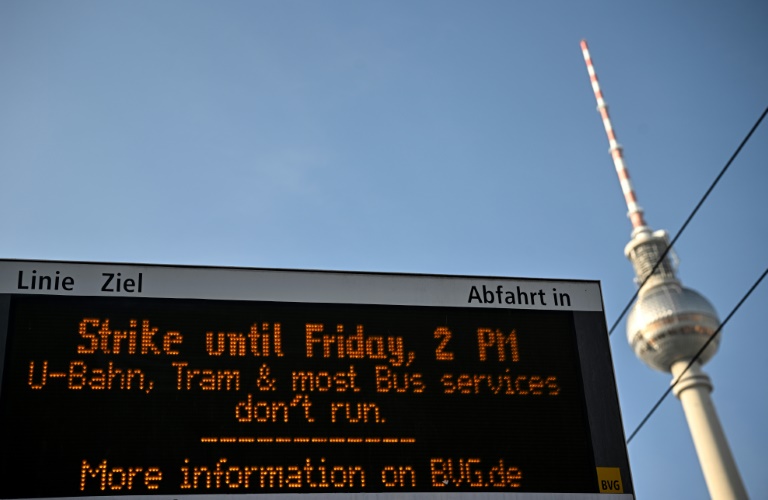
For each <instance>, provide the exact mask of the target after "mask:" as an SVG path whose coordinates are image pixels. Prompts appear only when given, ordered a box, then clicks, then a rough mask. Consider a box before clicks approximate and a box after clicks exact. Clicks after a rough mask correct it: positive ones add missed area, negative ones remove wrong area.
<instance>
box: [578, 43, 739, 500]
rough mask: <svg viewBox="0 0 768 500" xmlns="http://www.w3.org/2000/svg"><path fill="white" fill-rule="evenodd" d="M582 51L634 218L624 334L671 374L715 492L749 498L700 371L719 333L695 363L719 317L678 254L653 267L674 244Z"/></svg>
mask: <svg viewBox="0 0 768 500" xmlns="http://www.w3.org/2000/svg"><path fill="white" fill-rule="evenodd" d="M581 50H582V52H583V54H584V60H585V62H586V63H587V71H588V72H589V79H590V81H591V82H592V89H593V90H594V92H595V99H597V110H598V112H599V113H600V116H601V118H602V119H603V125H604V126H605V132H606V134H607V135H608V143H609V144H610V149H609V152H610V154H611V157H612V158H613V163H614V165H615V167H616V173H617V174H618V176H619V182H620V183H621V190H622V192H623V193H624V200H625V201H626V203H627V208H628V209H629V213H628V214H627V215H628V217H629V219H630V221H631V222H632V238H631V239H630V241H629V243H628V244H627V246H626V247H625V248H624V255H626V257H627V258H628V259H629V260H630V261H631V262H632V266H633V267H634V268H635V276H636V278H635V281H636V282H637V284H638V285H641V286H642V287H641V289H640V291H639V294H638V298H637V302H636V303H635V305H634V307H633V308H632V310H631V311H630V313H629V316H628V318H627V340H628V341H629V344H630V345H631V346H632V349H633V350H634V351H635V354H636V355H637V357H639V358H640V359H641V360H643V361H644V362H645V363H646V364H647V365H649V366H650V367H651V368H654V369H656V370H660V371H663V372H667V373H672V377H673V379H672V383H673V384H674V388H673V392H674V393H675V396H677V398H678V399H679V400H680V402H681V403H682V405H683V411H684V412H685V418H686V420H688V427H689V428H690V431H691V436H692V437H693V444H694V446H695V447H696V453H697V454H698V456H699V462H700V464H701V469H702V472H703V473H704V479H705V481H706V483H707V488H708V489H709V494H710V496H711V497H712V498H716V499H721V498H734V499H742V498H748V497H747V491H746V489H745V488H744V483H743V482H742V480H741V476H740V474H739V471H738V469H737V468H736V462H735V461H734V459H733V455H732V454H731V450H730V448H729V446H728V441H727V440H726V438H725V433H724V432H723V428H722V426H721V425H720V420H719V418H718V417H717V412H716V411H715V405H714V404H713V402H712V398H711V396H710V393H711V392H712V381H711V380H710V378H709V375H707V374H706V373H704V371H703V370H702V369H701V367H702V365H703V364H704V363H706V362H707V361H709V360H710V359H711V358H712V356H714V354H715V353H716V352H717V347H718V343H719V340H718V338H715V339H714V340H713V341H712V342H711V343H710V344H709V345H708V346H707V348H706V349H704V351H703V352H702V353H701V355H700V356H699V358H698V359H697V360H696V361H695V362H693V364H691V361H692V360H693V359H694V357H695V356H696V353H698V352H699V350H701V349H702V347H703V346H704V344H705V343H706V342H707V340H709V338H710V337H711V336H712V334H714V333H715V331H716V330H717V328H718V326H719V325H720V320H719V319H718V317H717V313H716V312H715V309H714V307H712V304H710V303H709V301H707V299H705V298H704V297H703V296H702V295H701V294H699V293H698V292H696V291H694V290H691V289H690V288H686V287H684V286H683V285H682V283H681V282H680V280H679V279H678V278H677V275H676V267H677V266H676V259H673V258H670V255H667V256H665V257H664V260H663V261H662V262H660V263H659V264H658V266H657V267H656V269H655V270H654V266H656V263H657V262H658V260H659V257H661V256H662V254H664V251H665V250H666V249H667V247H668V246H669V238H668V235H667V232H666V231H663V230H661V231H652V230H651V228H650V227H649V226H648V224H647V223H646V222H645V217H644V216H643V209H642V208H640V206H639V205H638V204H637V197H636V196H635V191H634V189H633V187H632V183H631V181H630V178H629V172H628V171H627V168H626V166H625V165H624V157H623V154H622V148H621V146H620V145H619V143H618V142H617V141H616V133H615V132H614V131H613V126H612V125H611V119H610V117H609V116H608V106H607V105H606V104H605V100H604V99H603V93H602V91H601V90H600V85H599V84H598V82H597V75H596V74H595V68H594V66H593V65H592V58H591V57H590V55H589V48H588V47H587V42H586V41H585V40H582V41H581ZM646 280H647V281H646ZM643 283H645V284H644V285H643ZM689 364H691V366H690V367H689V368H688V370H687V371H686V367H688V365H689Z"/></svg>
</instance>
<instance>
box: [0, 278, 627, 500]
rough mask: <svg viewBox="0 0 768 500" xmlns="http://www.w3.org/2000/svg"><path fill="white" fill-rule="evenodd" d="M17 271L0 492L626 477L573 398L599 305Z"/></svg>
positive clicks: (167, 491)
mask: <svg viewBox="0 0 768 500" xmlns="http://www.w3.org/2000/svg"><path fill="white" fill-rule="evenodd" d="M40 267H41V266H37V268H40ZM59 268H61V266H59ZM25 269H26V271H19V273H16V274H14V275H13V276H14V278H15V279H14V281H13V283H11V285H12V286H13V291H15V292H16V293H6V294H5V295H3V297H4V299H3V301H2V302H0V307H2V309H3V314H2V315H0V319H2V320H3V323H4V324H3V328H4V329H5V332H4V336H3V337H4V343H5V354H4V363H3V366H2V389H1V391H2V392H0V449H2V450H3V451H2V455H1V457H0V498H35V497H47V498H56V497H77V496H101V495H114V496H121V495H173V496H174V497H178V496H180V495H196V494H209V495H219V494H265V495H275V494H287V493H301V494H330V493H358V494H366V493H379V494H381V493H392V494H393V495H394V497H397V495H398V494H399V495H401V496H402V495H403V494H409V493H440V494H450V493H454V494H467V493H472V492H477V493H488V492H490V493H517V494H524V493H529V492H547V493H583V494H598V493H605V492H606V491H604V488H603V486H605V482H606V481H605V477H604V474H601V468H603V467H606V466H611V467H614V469H611V470H625V469H627V465H626V457H625V455H621V453H619V455H617V456H619V458H618V459H609V460H612V461H613V463H605V459H604V458H601V457H603V456H606V452H605V450H603V448H605V446H604V444H605V439H604V437H601V436H596V434H602V433H603V431H602V429H601V428H600V427H599V426H598V425H597V424H596V422H595V417H594V414H595V410H594V409H590V408H591V407H592V406H594V405H593V404H592V403H591V401H592V400H593V399H594V397H593V396H590V390H585V380H591V378H592V377H593V376H594V374H593V373H592V372H591V371H590V370H591V369H590V367H589V366H587V360H585V359H583V358H584V356H583V355H582V354H580V353H583V351H584V345H589V343H587V344H584V343H583V342H582V345H580V343H579V342H580V341H579V339H580V337H582V336H584V335H585V332H584V330H585V328H584V326H583V325H587V324H588V325H601V326H600V328H598V329H597V330H598V331H597V332H594V333H593V334H594V335H597V336H605V330H604V320H603V317H602V312H600V311H594V310H590V311H579V310H574V308H573V307H572V305H571V302H572V301H576V300H577V299H576V297H572V295H575V294H576V293H575V292H573V291H570V290H571V289H566V290H568V291H566V292H563V291H562V290H563V289H564V288H563V286H564V285H563V284H561V283H559V282H558V284H559V286H560V290H561V291H558V289H557V288H555V287H552V286H549V285H547V287H544V286H539V285H540V284H538V283H535V282H533V283H527V285H535V286H533V287H530V286H529V287H528V289H527V290H529V291H525V292H524V293H525V294H526V296H525V300H526V301H527V302H528V304H522V303H521V302H522V301H523V290H522V289H521V288H520V287H519V286H517V285H514V284H508V283H505V284H504V285H496V286H495V287H491V286H490V285H488V286H486V285H485V284H484V282H482V280H476V281H475V282H471V281H466V283H463V282H462V287H463V288H461V290H463V292H462V293H461V295H460V299H459V300H457V301H455V302H456V303H455V304H453V305H444V304H445V303H449V304H450V303H451V301H452V300H453V299H450V300H448V299H440V300H437V301H436V302H437V304H434V303H431V302H430V301H412V302H422V303H419V304H393V303H386V302H395V301H393V300H381V299H370V300H369V299H366V298H365V297H366V295H367V294H370V293H369V292H366V291H365V290H368V288H366V287H365V286H364V287H363V288H362V289H358V291H357V292H354V293H353V294H352V295H355V296H357V298H355V299H354V300H349V301H347V302H343V301H340V300H339V299H338V297H337V296H336V295H338V292H331V291H329V290H328V289H326V290H325V291H324V290H323V287H319V289H318V290H314V291H312V290H310V291H307V290H306V289H303V291H302V292H300V293H297V294H296V295H295V300H290V301H289V300H264V297H263V296H261V295H257V298H258V299H259V300H254V299H253V297H251V296H250V295H249V294H240V295H244V296H247V299H248V300H235V299H233V298H221V294H218V293H216V294H212V296H213V297H214V298H192V297H189V296H184V297H176V298H172V297H168V296H167V295H169V294H168V293H156V294H151V293H147V292H148V287H151V286H152V277H153V274H152V272H151V271H152V270H151V268H150V269H149V271H147V270H144V271H143V272H141V273H139V274H138V275H135V276H134V277H133V278H127V276H128V275H129V273H128V272H123V273H119V274H120V276H118V273H117V272H114V273H112V274H113V277H112V284H111V286H112V287H113V288H114V291H105V290H102V289H103V288H104V284H103V282H104V281H106V280H108V279H109V276H108V275H109V274H110V273H104V272H100V273H97V274H99V275H100V277H99V279H100V281H99V283H100V288H99V293H94V294H90V293H91V292H85V291H83V292H81V293H83V294H82V295H78V294H76V293H72V292H77V286H78V280H79V281H80V282H82V281H83V279H80V278H78V275H77V273H69V274H68V273H66V272H64V271H60V272H59V275H58V276H57V275H56V274H55V273H53V272H48V273H47V274H45V273H44V272H43V271H38V269H32V268H25ZM29 269H32V270H31V271H30V270H29ZM57 269H58V268H57ZM32 271H34V273H33V272H32ZM24 272H26V274H24ZM134 274H136V273H134ZM46 276H47V277H50V280H45V281H44V282H43V283H42V285H41V284H40V280H41V278H44V277H46ZM124 276H126V277H124ZM313 276H315V275H314V274H311V275H310V277H313ZM320 276H323V275H322V273H321V274H320ZM360 276H361V275H355V277H356V278H360ZM32 277H34V279H35V282H34V285H33V283H32ZM66 277H71V278H72V282H71V283H70V290H66V289H63V288H60V289H59V290H56V288H55V279H56V278H59V285H61V284H62V283H63V281H64V279H65V278H66ZM118 278H121V283H120V287H121V290H120V291H119V292H118V291H117V288H116V287H117V279H118ZM343 278H344V276H343V275H342V281H343ZM362 278H363V279H365V276H364V275H362ZM395 278H400V279H401V280H405V282H406V284H407V283H409V281H408V280H409V279H411V278H409V277H407V276H400V277H395ZM128 279H130V280H131V282H129V283H127V285H128V288H132V289H131V290H126V280H128ZM376 279H377V278H375V277H374V278H373V279H372V281H373V282H374V285H375V286H372V287H371V288H370V289H373V290H376V291H375V292H371V293H373V294H380V293H381V292H380V290H379V289H378V287H379V285H378V284H376V283H375V282H376ZM182 281H183V280H182ZM202 281H203V282H208V280H207V279H203V280H202ZM278 282H279V280H278ZM307 283H310V284H312V283H313V280H312V279H309V281H307ZM494 283H495V282H494ZM318 284H322V279H321V280H320V282H318ZM22 286H28V287H29V288H20V287H22ZM212 286H215V280H214V282H213V285H212ZM408 286H409V285H408ZM420 286H421V285H420ZM516 286H517V288H515V287H516ZM334 287H337V285H334ZM350 287H351V288H353V289H356V288H357V287H358V285H354V284H352V285H350ZM290 288H291V287H290V286H289V287H288V292H285V293H288V294H289V295H290V293H291V292H290ZM150 289H151V288H150ZM361 290H362V291H361ZM509 290H511V291H512V294H511V297H512V299H514V301H515V304H514V307H505V305H507V304H506V303H505V300H504V299H505V298H507V297H510V296H508V295H505V294H506V292H507V291H509ZM530 290H533V291H530ZM551 290H554V291H551ZM20 291H21V292H22V293H19V292H20ZM51 292H55V293H51ZM488 292H490V294H489V293H488ZM536 292H540V295H538V297H536ZM421 293H423V290H421V289H419V291H418V294H421ZM435 293H437V294H438V295H439V294H440V293H444V290H443V291H442V292H441V291H440V290H437V291H436V292H435ZM118 294H119V295H118ZM186 295H195V294H194V293H192V294H186ZM200 295H204V294H200ZM234 295H235V296H238V294H234ZM277 295H278V296H280V294H277ZM342 295H343V294H342ZM361 296H362V298H361ZM377 296H378V295H377ZM280 297H282V298H285V295H283V296H280ZM329 297H331V298H333V300H328V298H329ZM308 298H309V299H308ZM323 299H325V300H327V301H324V300H323ZM342 299H343V297H342ZM534 299H538V306H539V307H538V308H532V306H534V305H535V303H534ZM572 299H573V300H572ZM490 300H493V302H490ZM556 301H559V302H561V303H562V305H557V306H556V305H555V302H556ZM425 303H427V305H425ZM526 306H528V307H526ZM558 308H559V309H558ZM587 335H589V334H587ZM601 356H603V357H604V355H601ZM608 359H609V357H608ZM590 364H591V363H590ZM608 365H609V366H610V363H609V364H608ZM597 375H598V376H600V377H608V378H609V379H610V380H609V382H610V383H609V384H608V386H609V387H611V384H612V383H613V382H612V374H610V373H608V374H604V373H598V374H597ZM593 392H594V391H593ZM613 397H614V398H615V394H614V395H613ZM590 412H592V413H590ZM605 432H607V433H610V431H605ZM611 439H613V437H611ZM619 448H620V449H622V448H623V447H622V446H619ZM624 453H625V452H624ZM608 455H610V453H608ZM614 455H615V454H614ZM622 457H623V458H622ZM622 460H623V462H622ZM609 468H610V467H609ZM626 473H627V474H628V470H626ZM620 479H621V478H620ZM601 481H602V483H603V485H602V486H601ZM619 482H620V483H622V485H621V487H622V490H623V492H625V493H626V492H631V483H630V480H629V479H628V478H627V477H626V476H625V478H624V480H623V482H622V481H619ZM611 492H612V491H611ZM394 497H393V498H394ZM585 498H586V497H585Z"/></svg>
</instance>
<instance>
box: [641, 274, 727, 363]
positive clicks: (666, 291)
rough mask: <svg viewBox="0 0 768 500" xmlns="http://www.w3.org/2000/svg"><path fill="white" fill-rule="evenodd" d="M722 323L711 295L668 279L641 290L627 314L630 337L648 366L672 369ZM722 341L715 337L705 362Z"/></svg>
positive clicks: (697, 350) (694, 353) (691, 353)
mask: <svg viewBox="0 0 768 500" xmlns="http://www.w3.org/2000/svg"><path fill="white" fill-rule="evenodd" d="M719 325H720V320H719V319H718V317H717V312H715V308H714V307H712V304H710V303H709V301H708V300H707V299H705V298H704V297H703V296H702V295H701V294H699V293H698V292H696V291H694V290H691V289H690V288H686V287H684V286H682V285H681V284H679V282H669V281H668V282H665V283H662V284H659V285H657V286H654V287H652V288H650V289H648V290H643V291H642V292H641V293H640V296H639V298H638V299H637V302H636V303H635V305H634V307H633V308H632V311H631V312H630V313H629V316H628V318H627V340H628V341H629V344H630V345H631V346H632V349H633V350H634V351H635V354H636V355H637V357H638V358H640V359H642V360H643V361H644V362H645V363H646V364H647V365H648V366H650V367H651V368H654V369H656V370H659V371H663V372H669V371H670V368H671V367H672V364H673V363H675V362H676V361H681V360H689V359H692V358H693V357H694V356H695V355H696V353H697V352H699V350H700V349H701V348H702V347H703V346H704V344H705V343H706V342H707V340H708V339H709V338H710V336H712V334H713V333H715V331H716V330H717V327H718V326H719ZM718 344H719V338H715V339H714V340H713V341H712V342H711V343H710V344H709V346H707V348H706V349H705V350H704V352H702V353H701V356H700V357H699V362H700V363H701V364H704V363H706V362H707V361H709V359H710V358H711V357H712V356H713V355H714V354H715V353H716V352H717V347H718Z"/></svg>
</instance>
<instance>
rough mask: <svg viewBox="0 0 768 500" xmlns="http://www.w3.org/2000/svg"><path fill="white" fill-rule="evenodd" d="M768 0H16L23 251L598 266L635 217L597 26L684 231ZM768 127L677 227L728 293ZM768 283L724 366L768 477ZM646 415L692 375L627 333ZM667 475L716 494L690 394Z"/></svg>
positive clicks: (706, 280)
mask: <svg viewBox="0 0 768 500" xmlns="http://www.w3.org/2000/svg"><path fill="white" fill-rule="evenodd" d="M766 25H768V4H766V3H765V2H760V1H757V0H753V1H733V2H727V3H726V2H714V1H701V2H685V1H683V2H663V1H647V2H641V3H638V2H635V3H630V2H607V1H591V2H578V3H576V2H567V1H550V2H522V1H490V0H489V1H483V2H469V1H461V2H459V1H449V0H441V1H415V2H414V1H390V2H382V1H366V2H363V1H338V0H326V1H323V2H314V1H292V0H281V1H226V2H201V1H193V0H186V1H171V0H166V1H163V2H157V1H130V2H128V1H112V2H102V1H37V0H24V1H15V0H5V1H4V2H2V3H0V71H1V72H2V77H0V172H1V175H2V177H1V179H2V182H0V211H2V213H3V215H4V216H3V217H0V235H2V236H1V237H0V257H2V258H29V259H61V260H85V261H109V262H147V263H168V264H200V265H223V266H250V267H276V268H301V269H340V270H359V271H388V272H417V273H441V274H480V275H491V276H515V277H537V278H579V279H596V280H600V281H601V283H602V288H603V294H604V300H605V306H606V316H607V321H608V323H609V324H612V323H613V321H614V320H615V319H616V317H617V316H618V314H619V313H620V311H621V309H622V308H623V307H624V305H625V304H626V302H627V301H628V300H629V298H630V297H631V296H632V293H633V292H634V284H633V281H632V278H633V274H632V269H631V266H630V264H629V262H628V261H626V259H625V258H624V256H623V248H624V245H625V244H626V242H627V241H628V239H629V234H630V225H629V222H628V220H627V219H626V217H625V213H626V207H625V206H624V204H623V199H622V196H621V191H620V188H619V184H618V181H617V179H616V175H615V172H614V169H613V165H612V162H611V159H610V156H609V155H608V152H607V150H608V144H607V140H606V137H605V133H604V131H603V128H602V124H601V122H600V119H599V116H598V114H597V112H596V111H595V102H594V96H593V94H592V91H591V88H590V86H589V80H588V76H587V72H586V69H585V66H584V62H583V59H582V55H581V50H580V48H579V41H580V40H581V39H582V38H586V39H587V40H588V41H589V44H590V49H591V52H592V56H593V59H594V62H595V65H596V68H597V72H598V75H599V78H600V82H601V85H602V87H603V90H604V92H605V97H606V100H607V102H608V104H609V105H610V110H611V115H612V118H613V122H614V126H615V128H616V131H617V135H618V138H619V141H620V142H621V143H622V144H623V146H624V148H625V150H624V151H625V158H626V162H627V166H628V168H629V169H630V172H631V174H632V178H633V181H634V184H635V188H636V191H637V193H638V197H639V201H640V204H641V205H642V206H643V207H644V208H645V209H646V216H647V220H648V222H649V223H650V224H651V225H652V226H653V227H654V228H656V229H667V230H669V231H670V232H672V233H674V232H675V231H677V230H678V229H679V228H680V226H681V225H682V224H683V222H684V220H685V218H686V217H687V216H688V214H689V212H690V211H691V210H692V208H693V207H694V206H695V204H696V202H697V201H698V200H699V198H700V197H701V195H702V194H703V193H704V192H705V190H706V189H707V187H708V186H709V184H710V183H711V182H712V180H713V179H714V178H715V176H716V175H717V173H718V172H719V171H720V169H721V168H722V166H723V165H724V164H725V162H726V161H727V159H728V158H729V156H730V155H731V154H732V153H733V151H734V150H735V148H736V146H737V145H738V144H739V142H740V141H741V140H742V139H743V137H744V136H745V134H746V133H747V131H748V130H749V129H750V127H752V125H753V124H754V122H755V121H756V120H757V118H758V117H759V116H760V114H761V113H762V111H763V110H764V109H765V107H766V106H767V105H768V65H767V64H766V63H765V61H766V60H768V31H767V30H766V29H765V26H766ZM767 162H768V125H766V124H763V125H762V127H761V128H760V129H759V130H758V131H757V132H756V134H755V135H754V137H753V138H752V140H751V142H750V143H749V144H748V145H747V147H746V148H745V149H744V150H743V151H742V153H741V155H740V156H739V158H738V159H737V160H736V162H735V163H734V164H733V166H732V167H731V169H730V171H729V172H728V174H727V175H726V176H725V177H724V178H723V179H722V181H721V183H720V185H719V186H718V187H717V189H716V190H715V191H714V193H713V194H712V195H711V197H710V199H709V201H708V202H707V204H706V205H705V206H704V207H703V208H702V210H701V211H700V213H699V215H698V216H697V218H696V219H695V220H694V221H693V223H692V224H691V225H690V226H689V228H688V229H687V231H686V233H685V234H684V235H683V237H682V238H681V239H680V241H679V242H678V245H677V248H676V250H677V253H678V255H679V256H680V260H681V263H680V277H681V278H682V280H683V282H684V283H685V284H686V285H687V286H690V287H692V288H694V289H696V290H698V291H700V292H701V293H703V294H704V295H705V296H706V297H708V298H709V300H710V301H711V302H712V303H713V304H714V306H715V307H716V309H717V310H718V311H719V313H720V315H721V317H724V316H725V315H726V314H728V312H730V310H731V309H732V308H733V306H735V304H736V303H737V302H738V300H739V299H740V298H741V296H742V295H743V294H744V293H745V292H746V291H747V289H748V288H749V287H750V286H751V285H752V283H753V282H754V281H755V280H756V279H757V277H758V276H759V275H760V274H761V273H762V272H763V271H764V270H765V268H766V265H767V264H768V259H766V252H765V248H766V246H767V245H768V220H767V219H766V217H765V215H766V208H765V201H764V200H765V187H766V185H768V173H767V171H766V163H767ZM766 304H768V283H764V284H763V285H762V286H761V287H760V288H758V289H757V290H756V292H755V293H754V294H753V295H752V297H751V298H750V299H749V301H748V302H747V303H746V304H745V305H744V306H743V307H742V309H741V310H740V311H739V312H738V313H737V315H736V316H735V317H734V318H733V319H732V320H731V322H730V323H729V325H728V327H727V329H726V331H725V332H724V333H723V339H722V343H721V348H720V352H719V354H718V355H717V356H716V357H715V358H714V359H713V360H712V361H711V362H710V363H709V364H708V365H707V366H706V367H705V370H706V371H707V372H708V373H709V374H710V375H711V376H712V379H713V381H714V385H715V391H714V393H713V397H714V400H715V403H716V405H717V408H718V412H719V414H720V417H721V420H722V423H723V425H724V427H725V429H726V433H727V435H728V438H729V440H730V443H731V447H732V449H733V452H734V455H735V457H736V460H737V463H738V465H739V467H740V469H741V473H742V475H743V477H744V480H745V482H746V485H747V489H748V491H749V493H750V495H751V496H752V497H753V498H768V479H766V477H767V476H766V474H765V456H766V452H765V450H766V449H768V431H767V430H766V428H765V422H768V390H766V389H765V380H766V379H768V364H767V363H765V354H764V353H765V351H766V348H768V327H766V324H768V317H767V316H766V307H765V306H766ZM611 344H612V348H613V358H614V364H615V369H616V377H617V384H618V389H619V396H620V399H621V404H622V413H623V417H624V425H625V431H626V433H627V434H629V433H630V432H631V431H632V430H633V429H634V428H635V426H636V425H637V424H638V423H639V422H640V420H641V419H642V418H643V416H644V415H645V413H646V412H647V411H648V410H649V409H650V407H651V406H652V405H653V403H654V402H655V401H656V399H657V398H658V397H659V396H660V395H661V394H662V393H663V392H664V390H665V389H666V387H667V385H668V383H669V377H668V376H667V375H665V374H662V373H658V372H653V371H652V370H651V369H649V368H647V367H646V366H644V365H643V364H642V363H641V362H640V361H638V360H637V359H636V358H635V357H634V355H633V353H632V352H631V350H630V348H629V347H628V346H627V343H626V337H625V333H624V326H623V324H622V325H621V326H620V327H619V328H618V329H617V333H616V334H615V335H614V336H613V337H612V339H611ZM629 454H630V461H631V466H632V472H633V476H634V481H635V487H636V492H637V494H638V496H639V497H640V498H654V499H666V498H669V499H678V498H702V497H705V496H706V487H705V485H704V481H703V477H702V475H701V472H700V469H699V465H698V461H697V459H696V455H695V451H694V449H693V445H692V442H691V439H690V435H689V433H688V429H687V426H686V424H685V418H684V415H683V413H682V409H681V406H680V405H679V403H678V402H677V401H676V400H675V399H674V398H671V399H669V400H668V401H666V402H665V403H664V404H663V405H662V407H661V408H660V410H659V411H658V412H657V414H656V415H655V416H654V417H653V418H652V419H651V421H650V422H649V423H648V424H647V425H646V426H645V428H644V429H643V430H642V431H641V432H640V434H639V435H638V436H637V437H636V438H635V440H634V441H633V442H632V443H631V444H630V445H629Z"/></svg>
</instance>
